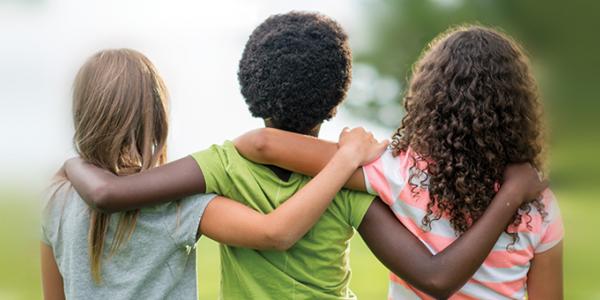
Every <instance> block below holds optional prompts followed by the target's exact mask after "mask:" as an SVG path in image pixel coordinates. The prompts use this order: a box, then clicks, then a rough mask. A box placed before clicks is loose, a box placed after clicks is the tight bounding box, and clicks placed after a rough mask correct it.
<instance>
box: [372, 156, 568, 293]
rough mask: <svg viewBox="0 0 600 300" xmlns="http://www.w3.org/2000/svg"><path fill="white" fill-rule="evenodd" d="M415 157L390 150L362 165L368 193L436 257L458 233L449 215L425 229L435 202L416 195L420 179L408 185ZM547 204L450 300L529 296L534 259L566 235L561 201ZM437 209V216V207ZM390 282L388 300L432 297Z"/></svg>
mask: <svg viewBox="0 0 600 300" xmlns="http://www.w3.org/2000/svg"><path fill="white" fill-rule="evenodd" d="M413 156H414V152H412V150H409V151H407V152H401V153H399V154H398V155H397V156H395V157H394V156H393V155H392V151H390V150H388V151H386V152H385V153H384V154H383V155H382V156H381V158H379V159H378V160H377V161H375V162H373V163H372V164H370V165H368V166H365V167H364V172H365V181H366V183H367V187H368V188H369V190H370V192H373V193H376V194H379V195H380V197H381V199H382V200H383V201H385V202H386V203H387V204H388V205H389V206H390V207H391V209H392V210H393V212H394V214H395V215H396V217H397V218H398V220H400V222H402V224H403V225H404V226H405V227H406V228H408V229H409V230H410V231H411V232H412V233H413V234H414V235H415V236H417V237H418V238H419V239H420V240H421V241H423V242H424V243H425V244H426V245H427V247H428V248H429V249H430V251H431V252H432V253H438V252H440V251H442V250H443V249H444V248H446V247H447V246H448V245H450V244H451V243H452V242H454V241H455V240H456V239H457V235H456V233H455V231H454V229H453V227H452V225H451V224H450V219H449V217H448V215H447V214H442V217H441V219H439V220H437V221H433V222H431V226H430V227H431V228H427V227H426V226H424V225H422V220H423V218H424V217H425V216H426V214H427V205H428V204H429V203H430V201H431V198H430V195H429V193H428V191H427V189H426V188H423V187H422V186H419V187H418V188H417V189H415V190H414V191H413V186H414V185H419V184H420V180H418V179H412V181H411V183H412V184H411V183H409V180H411V179H410V178H411V175H412V174H416V172H415V169H414V167H413V160H412V157H413ZM543 203H544V205H545V212H546V214H547V215H546V216H545V217H542V215H541V214H540V212H539V211H538V210H537V209H535V208H532V211H531V212H529V216H530V217H531V219H529V218H528V217H527V216H524V217H523V220H522V222H521V224H520V225H519V226H518V227H517V228H515V227H512V228H511V229H510V230H509V231H510V232H517V235H518V239H517V241H516V242H515V243H514V244H512V242H513V239H512V237H511V236H510V235H508V234H506V233H503V234H502V236H501V237H500V239H499V240H498V242H497V243H496V246H495V247H494V249H493V250H492V252H491V253H490V255H489V256H488V257H487V259H486V260H485V262H484V263H483V265H482V266H481V268H480V269H479V270H478V271H477V272H476V273H475V275H474V276H473V278H472V279H471V280H469V282H468V283H467V284H466V285H465V286H464V287H463V288H462V289H461V290H460V291H459V292H458V293H457V294H455V295H454V296H453V297H452V299H469V298H477V299H506V298H510V299H512V298H517V299H521V298H524V297H525V293H526V283H527V273H528V272H529V269H530V266H531V260H533V258H534V256H535V255H536V254H538V253H541V252H544V251H547V250H549V249H551V248H552V247H554V246H555V245H556V244H558V243H559V242H560V241H561V240H562V237H563V227H562V220H561V217H560V211H559V208H558V203H557V202H556V199H555V198H554V195H553V194H552V192H550V191H549V190H547V191H546V192H544V194H543ZM433 209H434V212H435V207H434V208H433ZM528 226H530V227H529V228H528ZM515 229H516V230H515ZM507 247H509V249H510V250H507ZM390 280H391V282H390V291H389V293H390V299H411V298H414V297H417V296H418V297H421V298H424V299H429V298H430V297H428V296H427V295H426V294H424V293H422V292H420V291H419V290H417V289H416V288H414V287H412V286H410V285H409V284H407V283H406V282H405V281H404V280H402V279H401V278H399V277H397V276H395V275H393V274H391V276H390Z"/></svg>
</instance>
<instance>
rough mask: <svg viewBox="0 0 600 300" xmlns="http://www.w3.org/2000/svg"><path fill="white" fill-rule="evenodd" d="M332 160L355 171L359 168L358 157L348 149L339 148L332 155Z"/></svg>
mask: <svg viewBox="0 0 600 300" xmlns="http://www.w3.org/2000/svg"><path fill="white" fill-rule="evenodd" d="M334 159H335V160H337V161H339V162H340V163H342V164H344V165H346V166H348V168H350V169H352V170H355V169H358V167H360V163H361V161H360V157H359V156H358V155H356V152H355V151H352V149H350V148H348V147H340V148H338V151H337V152H336V153H335V155H334Z"/></svg>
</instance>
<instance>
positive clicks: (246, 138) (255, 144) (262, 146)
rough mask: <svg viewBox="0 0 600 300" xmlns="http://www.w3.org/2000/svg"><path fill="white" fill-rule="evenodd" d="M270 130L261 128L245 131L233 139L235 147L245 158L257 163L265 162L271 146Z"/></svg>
mask: <svg viewBox="0 0 600 300" xmlns="http://www.w3.org/2000/svg"><path fill="white" fill-rule="evenodd" d="M271 130H272V129H270V128H261V129H256V130H253V131H251V132H249V133H246V134H245V135H243V136H241V137H240V138H238V139H237V140H236V141H235V147H236V148H237V150H238V151H239V152H240V154H242V156H244V157H245V158H247V159H249V160H252V161H254V162H257V163H265V162H266V161H267V160H268V155H269V150H270V148H271V145H270V144H271Z"/></svg>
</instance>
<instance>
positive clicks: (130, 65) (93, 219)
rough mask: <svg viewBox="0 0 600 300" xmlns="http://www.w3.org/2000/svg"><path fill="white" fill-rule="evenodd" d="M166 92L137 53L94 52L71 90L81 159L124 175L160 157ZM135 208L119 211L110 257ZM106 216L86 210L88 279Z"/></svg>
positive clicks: (96, 268)
mask: <svg viewBox="0 0 600 300" xmlns="http://www.w3.org/2000/svg"><path fill="white" fill-rule="evenodd" d="M167 98H168V97H167V90H166V87H165V84H164V83H163V81H162V79H161V78H160V76H159V75H158V72H157V71H156V69H155V68H154V66H153V65H152V63H151V62H150V60H148V58H146V57H145V56H144V55H143V54H141V53H139V52H137V51H134V50H130V49H116V50H104V51H100V52H98V53H97V54H95V55H94V56H92V57H91V58H89V59H88V61H87V62H86V63H85V64H84V65H83V66H82V67H81V69H80V70H79V72H78V74H77V77H76V79H75V85H74V93H73V119H74V123H75V136H74V144H75V148H76V151H77V152H78V154H79V155H80V156H81V157H82V158H83V159H85V160H86V161H88V162H90V163H93V164H95V165H97V166H98V167H101V168H103V169H106V170H109V171H111V172H112V173H114V174H116V175H129V174H133V173H137V172H141V171H143V170H147V169H150V168H152V167H155V166H157V165H160V164H163V163H165V161H166V140H167V132H168V120H167V105H168V103H167ZM138 214H139V210H136V211H130V212H125V213H122V214H120V216H119V223H118V225H117V229H116V231H115V234H114V237H113V239H112V242H111V247H110V254H109V255H113V254H114V253H115V252H116V251H117V250H118V249H119V247H120V246H122V245H123V244H125V243H126V242H127V241H128V240H129V238H130V237H131V235H132V234H133V231H134V230H135V224H136V219H137V216H138ZM109 223H110V215H109V214H105V213H101V212H97V211H93V210H91V211H90V227H89V232H88V249H89V256H90V263H91V272H92V277H93V279H94V281H95V282H96V283H100V282H101V281H102V276H101V259H102V255H103V252H104V246H105V236H106V233H107V230H108V225H109Z"/></svg>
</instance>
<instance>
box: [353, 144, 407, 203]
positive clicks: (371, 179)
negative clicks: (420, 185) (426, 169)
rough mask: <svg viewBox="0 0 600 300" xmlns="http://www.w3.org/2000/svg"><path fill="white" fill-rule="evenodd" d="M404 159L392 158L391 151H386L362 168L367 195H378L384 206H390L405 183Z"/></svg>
mask: <svg viewBox="0 0 600 300" xmlns="http://www.w3.org/2000/svg"><path fill="white" fill-rule="evenodd" d="M404 158H405V155H400V156H396V157H394V155H393V154H392V150H391V149H388V150H386V151H385V152H384V153H383V154H382V155H381V156H380V157H379V158H378V159H377V160H375V161H373V162H372V163H370V164H368V165H365V166H364V167H363V174H364V177H365V186H366V187H367V191H368V192H369V194H372V195H379V197H380V198H381V200H383V201H384V202H385V203H386V204H388V205H392V203H393V202H394V201H395V196H397V195H399V194H400V191H401V190H402V189H403V188H404V186H405V183H406V180H405V176H404V175H403V174H404V173H405V172H404V171H405V170H404V167H405V165H406V162H405V159H404Z"/></svg>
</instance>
